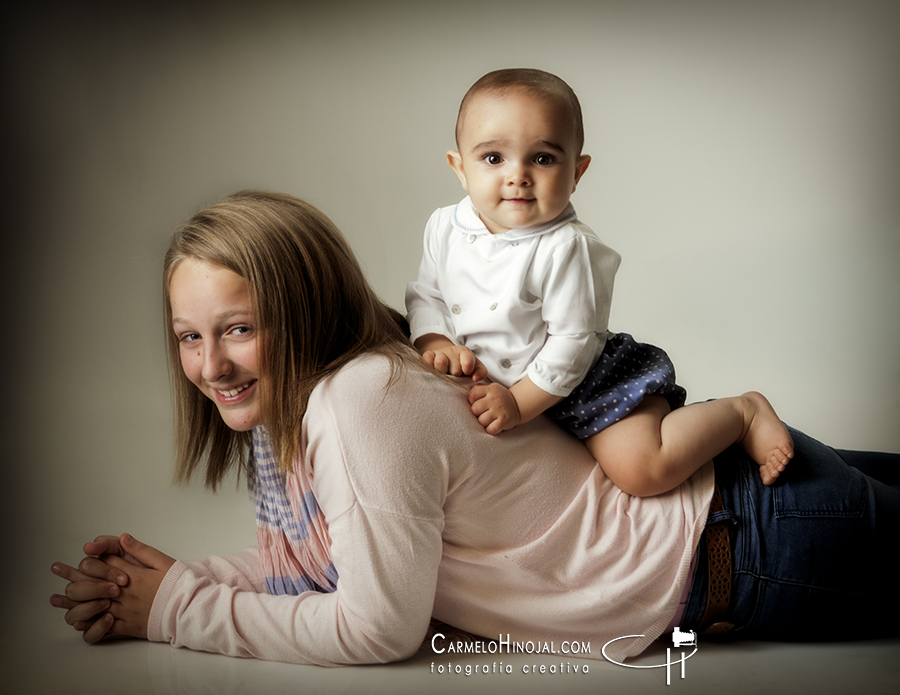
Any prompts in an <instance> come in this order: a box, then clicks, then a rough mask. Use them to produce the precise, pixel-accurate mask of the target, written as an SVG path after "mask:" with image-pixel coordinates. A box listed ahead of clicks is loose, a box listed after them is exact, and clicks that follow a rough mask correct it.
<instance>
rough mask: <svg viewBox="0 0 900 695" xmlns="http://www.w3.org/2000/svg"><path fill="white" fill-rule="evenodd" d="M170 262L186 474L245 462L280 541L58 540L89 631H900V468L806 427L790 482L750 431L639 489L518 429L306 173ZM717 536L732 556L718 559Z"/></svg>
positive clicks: (188, 635)
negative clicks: (412, 323)
mask: <svg viewBox="0 0 900 695" xmlns="http://www.w3.org/2000/svg"><path fill="white" fill-rule="evenodd" d="M164 283H165V293H166V333H167V335H168V340H169V354H170V358H171V359H170V361H171V368H172V376H173V379H174V382H175V400H176V437H177V440H178V448H177V450H178V454H177V457H178V471H179V473H178V475H179V478H181V479H182V480H186V479H188V478H189V477H190V476H191V475H192V473H194V472H198V471H201V470H202V471H203V472H204V474H205V478H206V482H207V485H208V486H210V487H213V488H214V487H216V486H217V485H218V484H219V483H220V482H221V481H222V479H223V477H224V476H225V475H226V473H227V472H228V471H229V470H233V469H236V468H242V469H243V470H244V472H245V474H246V476H247V479H248V482H249V484H250V486H251V488H252V489H253V491H254V494H255V497H256V508H257V512H256V517H257V530H258V534H257V535H258V547H255V548H250V549H247V550H245V551H243V552H241V553H239V554H237V555H233V556H230V557H208V558H205V559H203V560H200V561H195V562H180V561H176V560H175V559H174V558H172V557H169V556H168V555H165V554H164V553H162V552H160V551H158V550H156V549H154V548H152V547H150V546H147V545H145V544H143V543H141V542H139V541H137V540H135V539H133V538H132V537H131V536H129V535H128V534H123V535H121V536H101V537H99V538H98V539H97V540H96V541H94V542H91V543H88V544H87V545H86V546H85V552H86V553H87V557H86V558H84V560H82V562H81V563H80V564H79V566H78V568H77V569H76V568H73V567H70V566H68V565H65V564H63V563H55V564H54V565H53V571H54V572H55V573H56V574H57V575H58V576H60V577H62V578H64V579H66V580H67V581H68V584H67V586H66V590H65V594H64V595H54V596H52V597H51V602H52V603H53V605H55V606H57V607H60V608H62V609H64V610H65V611H66V613H65V619H66V622H67V623H68V624H70V625H72V626H73V627H75V629H77V630H80V631H82V632H83V636H84V639H85V640H86V641H88V642H96V641H98V640H100V639H101V638H103V637H104V636H106V635H128V636H131V637H137V638H143V639H149V640H154V641H164V642H168V643H170V644H172V645H174V646H183V647H189V648H192V649H199V650H205V651H212V652H219V653H222V654H229V655H234V656H253V657H257V658H263V659H273V660H279V661H290V662H297V663H314V664H325V665H338V664H355V663H368V662H384V661H394V660H399V659H403V658H406V657H408V656H410V655H411V654H413V653H414V652H415V651H416V650H417V649H418V648H419V645H420V644H421V642H422V638H423V636H424V635H425V633H426V630H427V628H428V624H429V620H430V618H431V616H432V615H434V617H436V618H438V619H441V620H444V621H449V622H452V623H453V624H454V625H456V626H458V627H460V628H463V629H465V630H468V631H470V632H473V633H476V634H479V635H485V636H488V637H492V638H496V637H498V636H500V635H502V636H503V639H505V640H506V641H512V642H515V641H527V640H531V641H533V642H538V641H540V642H545V641H546V642H550V641H555V642H556V643H557V644H561V643H562V642H563V641H564V640H569V641H573V640H578V641H585V642H590V643H591V651H590V654H589V655H587V654H584V655H583V656H589V657H590V658H596V659H599V658H601V649H602V647H603V645H604V644H606V643H607V642H609V641H610V640H612V639H613V638H616V637H619V636H622V635H631V634H641V635H644V637H642V638H640V639H635V640H631V641H628V640H620V641H617V642H615V643H614V644H613V645H610V648H609V649H607V654H608V655H609V656H611V657H612V658H617V659H618V660H621V658H624V657H626V656H629V655H634V654H638V653H640V652H641V651H642V650H643V649H644V648H646V647H647V646H648V645H649V644H650V643H651V642H652V641H653V640H654V639H655V638H656V637H658V636H659V635H660V634H662V633H663V631H664V630H666V628H667V626H672V625H680V626H681V627H682V628H683V629H688V628H691V629H697V628H705V627H707V626H708V625H713V624H717V625H719V628H717V629H722V628H721V626H722V625H734V626H735V630H738V629H740V630H742V631H743V634H745V635H748V636H758V637H769V638H771V637H787V638H798V637H804V636H815V637H816V638H819V639H821V638H825V637H833V638H838V639H846V638H847V637H848V636H853V635H856V636H861V637H862V636H865V637H872V636H873V635H874V634H876V632H878V631H880V632H884V631H885V630H887V631H893V632H896V629H897V628H896V626H897V624H898V623H897V621H896V619H892V618H896V617H897V616H896V606H893V605H892V604H889V605H888V606H887V611H888V613H889V615H884V613H883V611H882V610H881V609H879V612H878V614H877V615H876V614H875V611H873V610H871V606H870V604H869V601H870V596H871V595H872V592H873V591H887V590H888V589H889V584H888V572H887V564H888V563H889V562H890V559H889V556H890V553H885V552H878V550H879V549H882V548H884V547H889V544H890V543H893V542H895V540H896V532H897V526H898V519H900V492H898V491H897V490H894V489H892V488H890V487H887V486H885V485H882V484H881V483H879V482H877V481H875V480H873V479H870V478H868V477H866V476H864V475H862V474H861V473H859V472H858V471H857V470H856V469H854V468H851V467H849V466H848V465H846V464H845V463H844V461H843V460H842V456H846V455H847V454H842V453H840V452H835V451H834V450H832V449H829V448H827V447H824V446H823V445H821V444H819V443H818V442H813V441H812V440H809V439H808V438H806V437H804V436H803V435H802V434H800V433H796V432H795V433H794V438H795V442H796V446H797V449H796V456H795V459H794V461H793V463H792V464H791V466H790V467H789V469H788V470H787V471H785V473H784V474H783V476H782V483H781V484H780V485H779V486H778V488H777V489H778V496H777V498H776V497H775V495H774V494H773V491H772V489H771V488H768V487H766V486H763V485H762V484H761V482H760V480H759V476H758V475H755V474H752V475H751V474H750V472H751V471H752V470H753V468H754V464H753V462H752V461H750V460H749V458H748V457H747V456H746V455H745V454H744V453H743V451H742V450H741V449H740V448H734V447H732V448H730V449H728V450H727V451H726V452H724V453H723V454H722V455H721V456H719V457H717V460H716V463H715V468H714V466H713V464H712V463H710V464H707V465H705V466H702V467H701V468H700V469H699V470H698V471H696V472H695V473H694V474H692V475H691V476H690V477H687V478H686V479H685V480H683V481H679V484H678V485H677V486H676V487H675V488H673V489H672V490H671V491H670V492H669V494H665V495H657V496H655V497H650V498H638V497H632V496H629V495H626V494H624V493H622V492H621V491H620V490H618V489H617V488H616V487H615V486H614V485H613V484H612V483H611V482H610V480H609V479H608V478H607V477H606V476H605V475H604V474H603V472H602V470H601V469H600V468H599V467H598V466H597V465H596V463H595V462H594V461H593V460H592V459H591V457H590V456H589V454H588V452H587V450H586V449H585V448H584V447H583V446H581V445H580V444H579V443H578V442H577V441H575V439H574V438H571V437H569V436H568V435H566V434H565V433H563V432H562V431H560V430H559V429H557V428H556V427H555V426H553V425H552V424H550V423H549V422H547V421H546V420H544V419H543V418H538V419H536V420H534V421H533V422H530V423H527V424H525V425H523V426H521V427H517V428H516V429H515V430H514V431H513V432H511V433H510V436H509V437H507V438H505V439H504V441H502V442H501V441H500V440H499V439H498V438H496V437H492V436H489V435H487V434H486V433H485V432H484V429H483V428H482V427H481V426H480V425H479V424H478V423H477V422H476V421H475V420H474V419H473V418H472V417H471V414H470V412H469V410H468V405H467V403H466V401H465V396H464V394H463V393H461V391H460V389H459V388H458V387H457V385H455V384H454V383H451V381H450V380H449V379H448V378H447V377H440V376H438V375H436V374H435V373H434V372H433V371H432V370H430V369H428V368H426V367H424V366H422V365H421V361H420V360H419V359H418V357H417V356H416V354H415V353H414V352H413V351H412V350H411V348H410V346H409V345H408V343H407V342H406V339H405V337H404V331H403V329H402V324H401V322H400V321H399V316H398V315H397V313H396V312H394V311H393V310H391V309H389V308H388V307H387V306H385V305H384V304H383V303H382V302H380V301H379V300H378V298H377V297H376V296H375V294H374V293H373V292H372V290H371V288H370V287H369V286H368V284H367V283H366V281H365V279H364V278H363V275H362V272H361V270H360V268H359V266H358V265H357V263H356V261H355V260H354V258H353V255H352V253H351V252H350V250H349V249H348V247H347V245H346V243H345V242H344V240H343V238H342V237H341V235H340V233H339V232H338V230H337V229H336V228H335V227H334V226H333V225H332V224H331V222H330V221H329V220H328V219H327V218H326V217H325V216H324V215H322V213H320V212H319V211H317V210H316V209H315V208H313V207H312V206H310V205H308V204H306V203H303V202H302V201H299V200H297V199H295V198H291V197H289V196H283V195H275V194H267V193H254V192H249V193H239V194H236V195H234V196H231V197H229V198H226V199H224V200H223V201H221V202H219V203H216V204H214V205H212V206H211V207H209V208H207V209H205V210H203V211H201V212H200V213H198V214H197V215H195V216H194V217H193V218H192V219H191V220H190V221H189V222H187V224H185V225H184V226H183V227H182V228H181V229H180V230H179V231H177V232H176V233H175V235H174V236H173V238H172V241H171V244H170V248H169V251H168V253H167V255H166V262H165V269H164ZM879 460H886V457H885V458H884V459H879ZM714 490H717V491H718V493H719V494H717V495H716V496H715V500H714V496H713V493H714ZM722 521H727V522H728V526H729V528H730V529H731V531H730V533H725V534H724V541H723V534H722V533H719V532H716V531H715V530H714V528H713V527H717V524H718V523H719V522H722ZM707 527H709V528H707ZM708 548H709V550H708ZM761 549H764V552H762V551H761ZM714 550H715V553H720V552H727V553H730V555H731V557H733V558H734V562H733V564H728V565H727V567H725V566H722V565H721V563H720V564H719V565H718V566H719V568H720V570H721V572H719V573H717V574H712V573H710V574H709V575H707V571H706V568H707V565H711V564H713V563H710V562H708V557H710V558H712V557H713V552H714ZM797 558H802V560H798V559H797ZM694 565H696V571H694V572H693V573H692V570H691V568H692V566H694ZM723 574H724V575H727V579H728V586H729V587H730V590H729V591H727V592H725V593H724V594H723V593H722V592H721V591H720V589H721V586H720V580H721V579H722V576H723ZM707 576H709V577H710V578H711V579H708V578H707ZM760 577H763V578H764V581H765V582H766V588H765V591H764V592H761V591H760V590H759V589H760ZM713 596H715V597H716V599H717V600H716V601H715V602H711V601H710V600H709V599H710V597H713ZM709 606H713V607H714V608H715V610H712V611H710V610H709Z"/></svg>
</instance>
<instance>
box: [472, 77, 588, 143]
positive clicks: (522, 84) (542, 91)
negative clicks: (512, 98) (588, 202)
mask: <svg viewBox="0 0 900 695" xmlns="http://www.w3.org/2000/svg"><path fill="white" fill-rule="evenodd" d="M517 89H518V90H522V91H524V92H525V93H526V94H529V95H531V96H535V97H538V98H541V99H548V100H552V101H555V102H556V103H557V104H559V105H560V106H562V107H563V109H564V110H565V112H566V114H567V115H568V116H570V117H571V118H572V122H573V127H574V129H575V144H576V149H577V153H579V154H580V153H581V148H582V146H583V145H584V122H583V121H582V118H581V104H580V103H579V102H578V97H577V96H575V92H574V91H573V90H572V88H571V87H570V86H569V85H568V84H566V82H565V80H562V79H561V78H559V77H557V76H556V75H554V74H552V73H549V72H545V71H544V70H536V69H534V68H505V69H503V70H494V71H493V72H489V73H487V74H486V75H484V76H483V77H481V78H479V79H478V81H477V82H475V84H473V85H472V86H471V87H469V91H468V92H466V94H465V96H464V97H463V99H462V102H461V103H460V105H459V114H458V115H457V117H456V146H457V148H458V147H459V135H460V130H461V128H462V122H463V117H464V116H465V113H466V109H467V107H468V105H469V102H470V101H471V99H472V98H473V97H474V96H476V95H478V94H481V93H483V92H489V93H493V94H503V93H505V92H509V91H512V90H517Z"/></svg>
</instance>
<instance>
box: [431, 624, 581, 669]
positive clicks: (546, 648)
mask: <svg viewBox="0 0 900 695" xmlns="http://www.w3.org/2000/svg"><path fill="white" fill-rule="evenodd" d="M431 650H432V651H433V652H434V653H435V654H447V655H448V656H449V655H464V654H547V655H554V654H572V655H580V654H585V655H586V654H590V653H591V643H590V642H575V641H572V642H570V641H568V640H564V641H563V642H562V643H561V644H560V645H559V649H558V650H557V649H556V645H555V644H554V643H553V642H533V641H531V640H528V641H525V642H513V641H511V640H510V637H509V635H506V637H505V638H504V636H503V635H500V636H499V638H498V639H497V641H495V642H470V641H465V642H464V641H462V640H457V641H452V640H451V641H448V640H447V639H446V638H445V637H444V635H443V634H441V633H440V632H437V633H435V635H434V637H432V638H431ZM514 670H518V669H517V668H516V669H514V668H513V666H512V665H511V664H508V663H507V664H504V663H503V662H502V661H500V662H497V661H494V662H492V663H490V664H454V663H453V662H451V661H448V662H447V663H446V664H443V663H439V662H434V661H432V662H431V672H432V673H437V674H444V673H447V674H458V675H461V676H474V675H489V674H511V673H513V671H514ZM587 672H588V664H572V663H569V662H568V661H566V662H562V661H560V662H559V664H558V665H557V664H524V665H523V666H522V673H542V674H552V675H555V674H562V673H587Z"/></svg>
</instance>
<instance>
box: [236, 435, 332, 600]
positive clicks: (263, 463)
mask: <svg viewBox="0 0 900 695" xmlns="http://www.w3.org/2000/svg"><path fill="white" fill-rule="evenodd" d="M253 464H254V465H253V466H252V469H251V471H250V473H249V475H248V487H249V489H250V494H251V495H252V496H255V498H256V538H257V542H258V545H259V560H260V563H261V564H262V568H263V570H264V572H265V577H266V587H267V588H268V590H269V593H270V594H291V595H297V594H300V593H302V592H304V591H318V592H323V593H328V592H332V591H334V589H335V586H336V584H337V579H338V576H337V570H335V568H334V563H332V561H331V539H330V538H329V537H328V525H327V524H326V523H325V518H324V517H323V516H322V513H321V510H320V509H319V505H318V504H317V502H316V498H315V496H314V495H313V491H312V478H311V475H310V474H311V471H310V470H309V469H308V467H307V465H306V463H305V461H303V457H302V456H300V457H298V459H297V461H295V462H294V470H293V473H291V474H290V475H288V476H285V475H284V474H283V473H282V472H281V470H280V469H279V468H278V464H277V463H276V461H275V456H274V454H273V453H272V445H271V443H270V442H269V435H268V433H267V432H266V430H265V428H263V427H261V426H260V427H256V428H254V430H253Z"/></svg>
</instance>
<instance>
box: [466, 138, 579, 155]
mask: <svg viewBox="0 0 900 695" xmlns="http://www.w3.org/2000/svg"><path fill="white" fill-rule="evenodd" d="M506 144H507V142H506V140H500V139H494V140H485V141H484V142H479V143H478V144H477V145H475V146H474V147H472V151H473V152H481V151H483V150H492V149H495V148H497V147H502V146H503V145H506ZM540 144H541V145H543V146H544V147H546V148H548V149H551V150H556V151H557V152H559V153H561V154H565V153H566V148H565V147H563V146H562V145H559V144H557V143H555V142H550V141H549V140H541V141H540Z"/></svg>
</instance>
